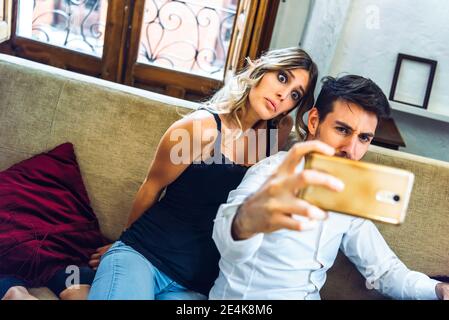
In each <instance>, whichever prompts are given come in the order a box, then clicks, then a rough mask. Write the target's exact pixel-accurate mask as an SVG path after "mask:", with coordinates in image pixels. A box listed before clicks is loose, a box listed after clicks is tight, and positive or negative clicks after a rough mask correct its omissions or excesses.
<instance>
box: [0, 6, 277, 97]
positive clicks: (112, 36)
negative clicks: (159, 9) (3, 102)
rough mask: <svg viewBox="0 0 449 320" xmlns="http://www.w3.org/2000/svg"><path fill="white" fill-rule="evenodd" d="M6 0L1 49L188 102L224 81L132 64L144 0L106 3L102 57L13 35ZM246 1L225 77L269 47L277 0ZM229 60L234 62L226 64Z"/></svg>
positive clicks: (13, 21)
mask: <svg viewBox="0 0 449 320" xmlns="http://www.w3.org/2000/svg"><path fill="white" fill-rule="evenodd" d="M6 2H7V3H8V2H9V3H10V4H11V9H12V13H11V15H10V16H9V17H10V18H12V19H11V23H10V27H11V30H10V35H11V36H10V39H9V40H8V41H6V42H4V43H2V44H0V53H7V54H11V55H15V56H19V57H22V58H25V59H30V60H34V61H37V62H41V63H45V64H49V65H52V66H55V67H59V68H63V69H67V70H70V71H75V72H79V73H82V74H86V75H90V76H95V77H98V78H102V79H105V80H110V81H114V82H118V83H122V84H126V85H130V86H134V87H138V88H142V89H147V90H150V91H155V92H158V93H162V94H167V95H170V96H174V97H178V98H183V99H187V100H192V101H200V100H204V99H205V98H207V97H209V96H210V95H212V94H213V93H214V92H215V91H217V90H218V89H219V88H220V87H221V86H222V85H223V82H224V79H223V80H217V79H214V78H208V77H205V76H201V75H196V74H192V73H188V72H182V71H177V70H171V69H166V68H162V67H158V66H152V65H147V64H143V63H138V62H137V58H138V57H137V55H138V50H139V43H140V32H141V29H142V20H143V11H144V6H145V0H113V1H111V0H110V1H108V11H107V21H106V30H105V39H104V48H103V56H102V57H100V58H99V57H95V56H91V55H88V54H84V53H80V52H76V51H72V50H69V49H66V48H63V47H57V46H54V45H51V44H46V43H43V42H39V41H36V40H32V39H28V38H23V37H20V36H17V35H16V24H17V13H18V0H6ZM246 2H250V3H251V5H250V8H251V9H250V10H251V11H250V12H249V13H248V19H247V20H246V24H245V31H244V37H243V43H242V44H241V47H240V48H238V49H236V48H235V45H234V43H233V42H235V39H234V35H235V33H236V24H235V22H234V27H233V34H232V40H231V45H230V48H229V50H228V56H227V60H226V64H225V77H226V76H227V74H231V73H234V72H236V70H238V69H239V68H241V67H242V66H243V65H244V63H245V57H250V58H252V59H254V58H255V57H256V56H258V55H259V54H260V53H261V52H262V51H264V50H266V49H268V48H269V44H270V40H271V35H272V32H273V29H274V22H275V17H276V14H277V9H278V6H279V2H280V0H269V1H267V0H239V1H238V8H239V7H241V6H242V5H243V4H244V3H246ZM236 20H237V19H236ZM231 47H233V50H232V51H231ZM117 53H118V54H117ZM231 54H232V56H231ZM232 59H233V60H234V61H235V62H237V63H234V64H230V61H231V60H232Z"/></svg>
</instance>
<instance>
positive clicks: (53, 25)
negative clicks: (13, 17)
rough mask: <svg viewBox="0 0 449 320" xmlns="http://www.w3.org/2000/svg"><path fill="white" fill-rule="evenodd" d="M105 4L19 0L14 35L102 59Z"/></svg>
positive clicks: (102, 1) (97, 0) (104, 0)
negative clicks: (15, 33) (16, 26)
mask: <svg viewBox="0 0 449 320" xmlns="http://www.w3.org/2000/svg"><path fill="white" fill-rule="evenodd" d="M107 5H108V1H107V0H51V1H49V0H20V1H19V12H18V28H17V35H18V36H21V37H26V38H31V39H34V40H37V41H41V42H46V43H50V44H52V45H57V46H62V47H66V48H68V49H71V50H75V51H80V52H83V53H87V54H92V55H95V56H101V55H102V52H103V45H104V29H105V22H106V13H107ZM30 18H31V19H30Z"/></svg>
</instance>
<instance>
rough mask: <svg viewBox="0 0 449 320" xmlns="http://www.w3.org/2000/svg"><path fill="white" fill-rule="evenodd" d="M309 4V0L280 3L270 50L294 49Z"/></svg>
mask: <svg viewBox="0 0 449 320" xmlns="http://www.w3.org/2000/svg"><path fill="white" fill-rule="evenodd" d="M310 2H311V1H310V0H285V1H281V2H280V4H279V9H278V14H277V16H276V22H275V25H274V30H273V37H272V38H271V43H270V49H280V48H288V47H294V46H297V45H298V44H299V41H300V39H301V36H302V33H303V30H304V25H305V21H306V19H307V12H308V10H309V6H310Z"/></svg>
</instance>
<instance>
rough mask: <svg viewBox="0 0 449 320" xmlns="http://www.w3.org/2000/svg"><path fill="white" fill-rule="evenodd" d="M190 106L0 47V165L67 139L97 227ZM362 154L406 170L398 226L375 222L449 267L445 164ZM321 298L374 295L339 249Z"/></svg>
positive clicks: (418, 262) (126, 206) (416, 263)
mask: <svg viewBox="0 0 449 320" xmlns="http://www.w3.org/2000/svg"><path fill="white" fill-rule="evenodd" d="M196 107H197V104H194V103H189V102H186V101H184V100H179V99H174V98H170V97H167V96H162V95H159V94H155V93H151V92H147V91H143V90H139V89H135V88H131V87H127V86H123V85H119V84H115V83H112V82H108V81H103V80H99V79H95V78H92V77H87V76H83V75H79V74H76V73H73V72H68V71H65V70H60V69H57V68H53V67H49V66H45V65H42V64H38V63H35V62H30V61H27V60H23V59H19V58H15V57H10V56H6V55H1V54H0V170H3V169H6V168H7V167H9V166H11V165H13V164H14V163H16V162H18V161H21V160H24V159H26V158H28V157H30V156H32V155H34V154H37V153H40V152H43V151H47V150H50V149H52V148H53V147H55V146H57V145H58V144H60V143H63V142H67V141H70V142H72V143H73V144H74V146H75V152H76V154H77V158H78V162H79V165H80V168H81V173H82V175H83V178H84V182H85V185H86V188H87V191H88V193H89V196H90V199H91V202H92V207H93V209H94V211H95V212H96V214H97V217H98V219H99V221H100V226H101V229H102V232H103V233H104V235H105V236H106V237H108V238H110V239H111V240H113V239H116V238H117V237H118V236H119V235H120V233H121V230H122V229H123V226H124V225H125V223H126V220H127V216H128V214H129V212H130V210H131V205H132V202H133V199H134V196H135V194H136V192H137V190H138V188H139V186H140V184H141V183H142V181H143V180H144V178H145V176H146V173H147V169H148V166H149V165H150V162H151V159H152V157H153V153H154V151H155V149H156V146H157V144H158V142H159V139H160V138H161V136H162V134H163V133H164V132H165V130H166V129H167V128H168V127H169V126H170V124H172V123H173V122H174V121H176V120H177V119H179V118H180V117H181V116H182V115H183V114H186V113H188V112H190V111H191V110H193V109H195V108H196ZM365 160H367V161H371V162H375V163H381V164H385V165H391V166H394V167H399V168H403V169H407V170H410V171H413V172H414V173H415V176H416V177H415V186H414V189H413V194H412V198H411V203H410V206H409V210H408V214H407V217H406V220H405V223H404V225H402V226H401V227H395V226H389V225H383V224H378V226H379V229H380V231H381V232H382V234H383V235H384V236H385V238H386V240H387V242H388V243H389V244H390V245H391V247H392V249H393V250H394V251H395V252H396V253H397V254H398V256H399V257H400V258H401V259H402V260H403V261H404V262H405V263H406V265H407V266H409V267H410V268H411V269H415V270H417V271H422V272H425V273H427V274H430V275H440V274H446V275H447V274H449V236H447V234H448V231H449V204H448V201H449V183H448V181H449V164H447V163H445V162H441V161H436V160H430V159H427V158H422V157H418V156H413V155H409V154H405V153H402V152H397V151H391V150H387V149H384V148H379V147H374V146H371V147H370V151H369V152H368V154H367V155H366V157H365ZM321 294H322V297H323V298H324V299H348V298H349V299H351V298H352V299H365V298H379V297H380V296H379V295H378V294H376V292H375V291H374V290H367V289H366V286H365V281H364V280H363V279H362V277H361V276H360V274H359V273H358V271H357V270H356V269H355V268H354V267H353V266H352V264H350V263H349V261H348V260H347V259H346V258H345V257H343V256H342V255H339V257H338V258H337V261H336V263H335V266H334V267H333V268H332V269H331V270H330V272H329V277H328V281H327V282H326V285H325V287H324V288H323V290H322V292H321Z"/></svg>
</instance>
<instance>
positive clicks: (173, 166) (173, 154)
mask: <svg viewBox="0 0 449 320" xmlns="http://www.w3.org/2000/svg"><path fill="white" fill-rule="evenodd" d="M211 120H212V121H211ZM213 126H214V120H213V118H212V119H211V117H210V113H208V112H206V111H199V112H196V113H195V114H192V115H191V116H189V117H186V118H183V119H181V120H178V121H176V122H175V123H174V124H173V125H172V126H170V128H168V130H167V131H166V132H165V134H164V135H163V137H162V139H161V141H160V142H159V145H158V147H157V149H156V152H155V156H154V159H153V161H152V163H151V165H150V168H149V170H148V174H147V177H146V178H145V180H144V182H143V183H142V185H141V186H140V188H139V191H138V192H137V194H136V196H135V199H134V202H133V206H132V209H131V213H130V214H129V217H128V222H127V224H126V228H129V227H130V226H131V225H132V224H133V223H134V222H135V221H136V220H137V219H138V218H139V217H140V216H141V215H142V214H143V213H144V212H145V211H146V210H147V209H148V208H150V207H151V206H152V205H153V204H154V203H155V202H156V201H157V200H158V198H159V196H160V194H161V192H162V190H163V189H164V188H165V187H166V186H167V185H169V184H170V183H172V182H173V181H174V180H176V178H178V177H179V176H180V175H181V173H182V172H184V170H186V169H187V167H188V166H189V165H190V164H191V163H192V162H193V160H194V159H198V158H199V157H201V155H202V153H203V151H204V152H206V150H203V148H204V146H205V143H207V142H208V141H203V139H202V135H203V133H204V130H205V129H210V128H214V127H213ZM195 147H197V149H199V150H194V149H195ZM198 147H199V148H198Z"/></svg>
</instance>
